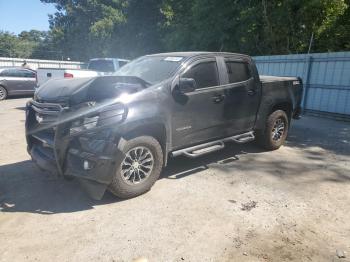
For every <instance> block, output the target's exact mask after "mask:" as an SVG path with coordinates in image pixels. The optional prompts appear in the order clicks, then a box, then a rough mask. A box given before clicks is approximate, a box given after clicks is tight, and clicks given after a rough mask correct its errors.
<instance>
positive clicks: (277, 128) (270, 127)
mask: <svg viewBox="0 0 350 262" xmlns="http://www.w3.org/2000/svg"><path fill="white" fill-rule="evenodd" d="M288 128H289V121H288V117H287V114H286V113H285V112H284V111H283V110H277V111H275V112H273V113H272V114H271V115H269V117H268V118H267V121H266V126H265V130H264V131H257V132H256V133H257V134H256V135H257V142H258V143H259V145H261V146H262V147H264V148H265V149H267V150H276V149H278V148H280V147H281V146H282V145H283V144H284V142H285V140H286V138H287V135H288Z"/></svg>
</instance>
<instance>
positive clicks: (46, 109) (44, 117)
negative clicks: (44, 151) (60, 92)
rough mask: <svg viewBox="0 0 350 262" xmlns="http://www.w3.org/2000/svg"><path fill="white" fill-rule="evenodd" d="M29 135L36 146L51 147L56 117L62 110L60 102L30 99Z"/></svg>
mask: <svg viewBox="0 0 350 262" xmlns="http://www.w3.org/2000/svg"><path fill="white" fill-rule="evenodd" d="M30 107H31V111H32V112H31V115H32V117H31V119H32V123H31V125H30V127H31V128H30V136H31V138H32V141H33V143H34V144H36V145H37V146H42V147H45V148H53V143H54V142H53V141H54V138H55V129H56V125H57V120H58V117H59V115H60V113H61V111H62V110H63V107H62V106H61V105H60V104H53V103H40V102H37V101H31V106H30Z"/></svg>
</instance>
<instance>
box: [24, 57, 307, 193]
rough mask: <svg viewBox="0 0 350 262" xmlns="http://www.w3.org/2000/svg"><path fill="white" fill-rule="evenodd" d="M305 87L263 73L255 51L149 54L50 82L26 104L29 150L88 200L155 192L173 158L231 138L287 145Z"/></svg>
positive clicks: (191, 154)
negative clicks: (111, 68)
mask: <svg viewBox="0 0 350 262" xmlns="http://www.w3.org/2000/svg"><path fill="white" fill-rule="evenodd" d="M302 89H303V87H302V81H301V79H300V78H297V77H273V76H259V74H258V71H257V68H256V66H255V64H254V61H253V60H252V59H251V58H250V57H249V56H247V55H241V54H233V53H211V52H177V53H163V54H154V55H147V56H143V57H140V58H138V59H136V60H134V61H132V62H130V63H128V64H126V65H125V66H124V67H122V68H121V69H120V70H118V71H117V72H116V74H115V75H112V76H97V77H90V78H77V79H68V80H67V79H66V80H64V79H61V80H51V81H49V82H47V83H46V84H43V85H42V86H41V87H40V88H39V89H38V90H37V91H36V93H35V95H34V99H33V100H31V101H29V102H28V104H27V107H26V138H27V143H28V152H29V154H30V155H31V157H32V159H33V161H34V162H35V163H36V164H37V165H38V166H39V167H40V168H42V169H45V170H49V171H51V172H54V173H56V174H58V175H60V176H63V177H66V178H73V177H74V178H77V179H78V180H79V181H80V182H81V184H82V186H83V187H85V189H86V190H87V192H88V193H89V195H90V196H91V197H92V198H94V199H101V198H102V196H103V194H104V192H105V191H106V190H107V189H108V190H110V191H111V192H112V193H113V194H115V195H116V196H117V197H120V198H130V197H135V196H137V195H140V194H143V193H145V192H147V191H148V190H150V188H151V187H152V186H153V184H154V183H155V182H156V180H157V179H158V178H159V176H160V173H161V170H162V168H163V167H164V166H166V165H167V162H168V159H169V158H170V157H176V156H179V155H184V156H187V157H190V158H194V157H199V156H202V155H204V154H207V153H211V152H214V151H217V150H220V149H222V148H223V147H224V146H225V144H226V143H227V142H235V143H246V142H249V141H252V140H254V139H255V140H256V141H257V142H258V143H259V144H260V145H261V146H263V147H264V148H266V149H267V150H275V149H278V148H279V147H280V146H281V145H282V144H283V143H284V141H285V139H286V137H287V134H288V129H289V126H290V123H291V120H292V118H298V117H299V114H300V103H301V99H302Z"/></svg>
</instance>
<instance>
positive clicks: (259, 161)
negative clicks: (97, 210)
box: [0, 119, 350, 214]
mask: <svg viewBox="0 0 350 262" xmlns="http://www.w3.org/2000/svg"><path fill="white" fill-rule="evenodd" d="M320 121H321V122H322V121H324V120H319V119H311V120H310V119H309V120H308V121H306V120H304V121H300V123H298V124H296V125H295V126H293V129H292V130H291V133H290V136H289V139H288V143H287V145H288V146H289V147H293V148H298V149H300V155H301V157H303V158H304V157H305V158H308V159H309V162H308V163H307V164H300V163H299V161H300V159H299V160H298V159H295V158H288V160H287V161H286V160H284V159H283V158H284V157H285V154H283V153H281V152H280V151H277V152H274V153H267V152H264V151H263V150H261V149H260V148H259V147H257V146H255V144H254V143H250V144H246V145H235V144H229V145H228V146H227V147H226V148H225V149H224V150H221V151H218V152H215V153H212V154H209V155H206V156H203V157H200V158H197V159H188V158H185V157H178V158H176V159H171V160H170V161H169V165H168V166H167V167H166V168H165V169H164V171H163V172H162V175H161V178H162V179H182V178H185V177H187V176H190V175H194V174H196V173H198V172H200V171H203V170H205V169H208V168H210V169H212V170H214V171H215V170H219V171H221V172H220V174H224V175H226V176H230V177H234V176H235V175H236V173H237V171H239V172H241V173H242V172H250V174H249V175H252V174H257V173H259V174H264V175H268V176H273V177H275V178H277V179H283V180H285V181H286V183H288V184H289V185H291V186H293V185H296V186H303V184H305V183H322V182H334V183H350V174H349V169H344V168H342V167H340V166H338V165H336V164H334V165H333V164H329V162H328V164H327V163H326V162H325V161H322V160H327V158H328V155H329V151H330V152H333V153H334V154H336V155H341V156H349V153H350V152H349V151H350V146H349V137H350V134H349V127H350V125H346V124H343V123H338V124H337V125H333V132H328V129H329V128H331V127H332V125H331V124H332V123H333V124H334V122H335V121H330V120H326V121H325V122H324V123H321V124H319V123H320ZM310 123H311V124H318V125H319V128H316V127H315V126H313V125H311V126H312V127H309V126H310V125H309V124H310ZM334 126H336V128H334ZM315 148H317V149H319V150H315ZM261 154H262V155H261ZM264 154H270V157H266V156H265V155H264ZM271 154H272V155H273V156H274V157H271ZM275 154H276V156H275ZM257 155H258V156H257ZM347 160H348V159H347ZM344 161H345V160H344ZM325 169H326V170H327V173H326V174H325V173H324V172H323V171H324V170H325ZM235 171H236V172H235ZM311 174H312V175H311ZM174 183H176V182H174ZM120 201H122V200H118V199H117V198H116V197H114V196H113V195H112V194H110V193H108V192H107V193H106V194H105V196H104V198H103V199H102V200H101V201H94V200H91V199H90V198H89V197H88V196H87V195H86V194H85V193H84V192H83V191H82V190H81V188H80V187H79V185H78V183H77V182H76V181H66V180H63V179H58V178H55V177H52V176H51V175H49V174H46V173H43V172H41V171H39V170H38V169H37V168H36V167H35V166H34V164H33V163H32V162H31V161H22V162H18V163H14V164H8V165H3V166H0V203H1V209H2V212H30V213H40V214H55V213H69V212H77V211H82V210H88V209H92V208H94V206H97V205H105V204H109V203H117V202H120Z"/></svg>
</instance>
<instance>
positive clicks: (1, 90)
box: [0, 86, 7, 100]
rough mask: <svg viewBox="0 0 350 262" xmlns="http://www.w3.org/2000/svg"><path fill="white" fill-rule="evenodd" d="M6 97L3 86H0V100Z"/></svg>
mask: <svg viewBox="0 0 350 262" xmlns="http://www.w3.org/2000/svg"><path fill="white" fill-rule="evenodd" d="M6 98H7V90H6V88H5V87H3V86H0V100H5V99H6Z"/></svg>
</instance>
